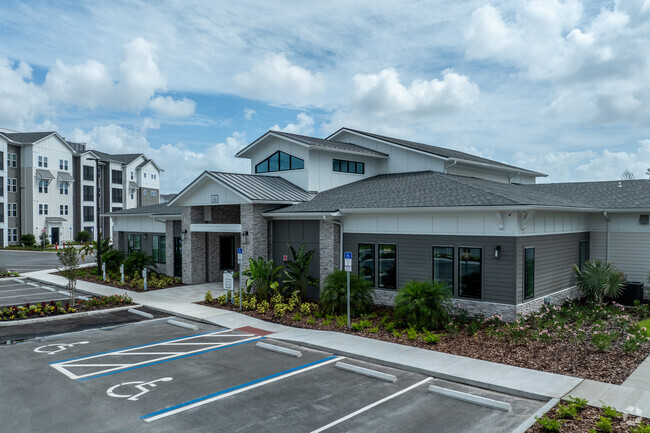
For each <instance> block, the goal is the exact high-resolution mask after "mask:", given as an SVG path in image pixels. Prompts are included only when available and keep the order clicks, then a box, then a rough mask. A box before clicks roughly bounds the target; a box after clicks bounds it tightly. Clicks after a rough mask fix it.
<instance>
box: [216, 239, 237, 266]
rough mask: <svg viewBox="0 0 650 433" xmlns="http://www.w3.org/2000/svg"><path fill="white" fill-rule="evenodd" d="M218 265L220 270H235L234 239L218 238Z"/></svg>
mask: <svg viewBox="0 0 650 433" xmlns="http://www.w3.org/2000/svg"><path fill="white" fill-rule="evenodd" d="M219 264H220V265H221V269H235V237H234V236H221V237H220V238H219Z"/></svg>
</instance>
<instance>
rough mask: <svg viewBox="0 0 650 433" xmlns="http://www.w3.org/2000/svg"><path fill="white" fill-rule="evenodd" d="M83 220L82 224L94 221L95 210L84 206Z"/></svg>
mask: <svg viewBox="0 0 650 433" xmlns="http://www.w3.org/2000/svg"><path fill="white" fill-rule="evenodd" d="M83 218H84V222H92V221H94V220H95V210H94V208H93V207H92V206H84V208H83Z"/></svg>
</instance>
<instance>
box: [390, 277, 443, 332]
mask: <svg viewBox="0 0 650 433" xmlns="http://www.w3.org/2000/svg"><path fill="white" fill-rule="evenodd" d="M449 298H450V294H449V289H448V288H447V286H446V285H445V284H443V283H439V282H433V281H430V280H429V281H415V280H413V281H409V282H408V283H407V284H406V285H405V286H404V287H403V288H402V289H401V290H400V291H399V293H398V294H397V298H395V318H396V319H397V320H398V321H399V322H401V323H403V324H406V325H409V326H414V327H416V328H418V329H441V328H443V327H444V326H445V323H447V322H449V308H450V302H449Z"/></svg>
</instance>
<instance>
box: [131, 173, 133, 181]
mask: <svg viewBox="0 0 650 433" xmlns="http://www.w3.org/2000/svg"><path fill="white" fill-rule="evenodd" d="M131 180H133V172H131Z"/></svg>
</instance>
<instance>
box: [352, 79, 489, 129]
mask: <svg viewBox="0 0 650 433" xmlns="http://www.w3.org/2000/svg"><path fill="white" fill-rule="evenodd" d="M354 88H355V90H354V105H355V108H356V109H358V110H360V111H361V112H364V113H369V114H374V115H378V116H380V117H391V116H394V115H396V114H400V115H402V114H406V115H408V116H411V117H416V118H426V117H429V116H431V115H439V114H442V113H445V112H447V111H449V110H455V109H458V108H463V107H466V106H468V105H471V104H472V103H474V102H475V101H476V100H477V99H478V96H479V89H478V86H477V85H476V84H474V83H472V82H471V81H470V80H469V78H467V77H466V76H463V75H459V74H457V73H455V72H453V71H452V70H449V69H448V70H445V71H443V72H442V80H438V79H435V78H434V79H432V80H430V81H427V80H415V81H413V82H412V83H411V84H410V85H409V86H408V87H406V86H404V85H403V84H402V83H401V82H400V80H399V75H398V73H397V72H396V71H395V70H394V69H384V70H382V71H381V72H380V73H379V74H357V75H355V76H354Z"/></svg>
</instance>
